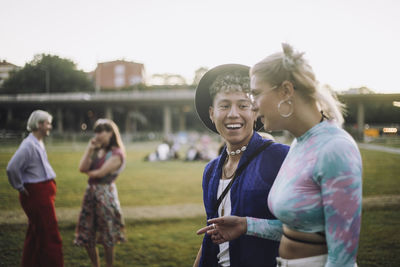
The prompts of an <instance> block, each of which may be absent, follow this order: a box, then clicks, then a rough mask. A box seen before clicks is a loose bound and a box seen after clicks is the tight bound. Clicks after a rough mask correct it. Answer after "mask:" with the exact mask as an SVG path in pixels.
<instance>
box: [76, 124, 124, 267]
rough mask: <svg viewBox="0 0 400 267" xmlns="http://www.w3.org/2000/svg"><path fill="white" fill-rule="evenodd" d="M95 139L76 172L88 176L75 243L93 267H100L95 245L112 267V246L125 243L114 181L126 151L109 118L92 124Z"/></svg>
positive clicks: (116, 128)
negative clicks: (82, 247)
mask: <svg viewBox="0 0 400 267" xmlns="http://www.w3.org/2000/svg"><path fill="white" fill-rule="evenodd" d="M94 132H95V137H93V138H92V139H91V140H90V141H89V144H88V146H87V149H86V151H85V154H84V155H83V157H82V159H81V162H80V165H79V170H80V171H81V172H83V173H86V174H87V175H88V177H89V179H88V186H87V188H86V192H85V196H84V199H83V204H82V211H81V213H80V216H79V221H78V225H77V227H76V234H75V236H76V237H75V244H76V245H79V246H84V247H85V248H86V250H87V252H88V255H89V258H90V260H91V262H92V266H96V267H97V266H100V260H99V253H98V250H97V248H96V243H98V244H102V245H103V247H104V252H105V253H104V255H105V258H106V264H107V266H113V262H114V245H115V244H116V243H119V242H121V241H125V236H124V222H123V218H122V213H121V208H120V204H119V200H118V193H117V187H116V185H115V183H114V181H115V180H116V179H117V177H118V175H119V173H120V172H121V171H122V170H123V168H124V163H125V148H124V145H123V143H122V141H121V136H120V134H119V130H118V127H117V125H116V124H115V123H114V122H113V121H112V120H109V119H99V120H97V121H96V123H95V124H94Z"/></svg>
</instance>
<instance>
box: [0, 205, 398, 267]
mask: <svg viewBox="0 0 400 267" xmlns="http://www.w3.org/2000/svg"><path fill="white" fill-rule="evenodd" d="M399 221H400V213H399V212H398V211H397V209H390V208H386V209H384V210H364V211H363V220H362V230H361V239H360V247H359V253H358V260H357V262H358V265H359V266H360V267H385V266H386V267H389V266H392V267H395V266H399V263H400V254H399V253H396V251H397V252H398V251H399V250H400V242H399V241H398V240H399V234H398V223H399ZM203 223H204V218H191V219H182V220H172V219H171V220H163V221H157V220H155V221H140V222H127V224H126V233H127V237H128V241H127V242H126V243H124V244H120V245H117V247H116V257H115V258H116V262H115V266H121V267H122V266H124V267H125V266H134V267H135V266H140V267H145V266H154V267H155V266H159V267H161V266H165V267H167V266H168V267H172V266H191V265H192V264H193V261H194V258H195V257H196V254H197V251H198V249H199V246H200V244H201V240H202V237H201V236H197V235H196V234H195V232H196V230H197V229H198V228H200V227H202V225H203ZM74 228H75V225H73V224H60V231H61V235H62V238H63V250H64V255H65V256H64V257H65V266H66V267H68V266H71V267H72V266H73V267H76V266H88V267H89V266H90V262H89V259H88V257H87V255H86V251H85V250H84V249H83V248H80V247H76V246H74V245H73V244H72V242H73V237H74ZM25 230H26V225H23V224H13V225H1V230H0V241H1V242H0V266H19V263H20V258H21V250H22V245H23V241H24V236H25ZM99 251H100V256H101V260H102V262H103V264H104V256H103V251H102V247H101V246H99Z"/></svg>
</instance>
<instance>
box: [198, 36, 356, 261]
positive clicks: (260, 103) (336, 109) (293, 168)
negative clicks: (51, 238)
mask: <svg viewBox="0 0 400 267" xmlns="http://www.w3.org/2000/svg"><path fill="white" fill-rule="evenodd" d="M250 75H251V87H252V89H251V96H252V97H253V100H254V102H255V109H256V110H257V111H258V113H259V115H260V116H261V118H262V120H263V122H264V127H265V129H266V130H288V131H289V132H291V133H292V134H293V135H294V136H295V139H294V141H293V143H292V145H291V149H290V151H289V154H288V156H287V157H286V159H285V161H284V163H283V164H282V167H281V169H280V171H279V173H278V176H277V178H276V180H275V183H274V185H273V187H272V189H271V193H270V195H269V199H268V205H269V208H270V209H271V211H272V213H273V214H274V215H275V216H276V217H277V218H278V220H265V219H257V218H250V217H233V216H232V217H224V218H217V219H213V220H210V221H209V222H210V223H213V224H214V225H212V226H209V227H205V228H203V229H201V230H199V233H204V232H207V231H208V234H211V235H212V239H213V241H214V242H216V243H221V242H225V241H227V240H231V239H235V238H237V237H239V236H241V235H243V234H246V235H252V236H259V237H263V238H267V239H273V240H280V241H281V243H280V247H279V255H280V257H279V258H277V261H278V266H309V267H314V266H318V267H319V266H329V267H331V266H338V267H339V266H340V267H345V266H355V265H356V256H357V249H358V240H359V233H360V224H361V202H362V201H361V200H362V194H361V193H362V192H361V191H362V185H361V176H362V162H361V157H360V153H359V150H358V147H357V145H356V143H355V142H354V140H353V138H352V137H351V136H350V135H349V134H348V133H347V132H345V131H344V130H343V129H341V127H340V125H341V123H342V122H343V117H342V114H341V104H340V103H339V102H338V101H337V100H336V99H335V98H334V97H333V96H332V94H331V93H330V92H327V91H324V90H322V88H320V87H319V86H318V83H317V81H316V79H315V76H314V73H313V71H312V69H311V67H310V65H309V64H308V63H307V61H305V59H304V58H303V53H297V52H295V51H294V50H293V48H292V47H291V46H289V45H287V44H283V52H280V53H275V54H272V55H270V56H269V57H267V58H265V59H264V60H262V61H261V62H259V63H257V64H256V65H255V66H253V67H252V69H251V71H250Z"/></svg>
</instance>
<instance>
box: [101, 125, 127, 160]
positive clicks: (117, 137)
mask: <svg viewBox="0 0 400 267" xmlns="http://www.w3.org/2000/svg"><path fill="white" fill-rule="evenodd" d="M93 131H94V132H95V133H100V132H102V131H106V132H112V133H113V135H112V136H111V139H110V143H109V144H108V147H107V148H106V149H107V150H110V149H111V147H113V146H115V147H119V148H120V149H121V150H122V153H123V154H124V155H125V146H124V143H122V139H121V134H120V133H119V129H118V126H117V125H116V124H115V122H113V121H112V120H110V119H98V120H97V121H96V122H95V123H94V126H93Z"/></svg>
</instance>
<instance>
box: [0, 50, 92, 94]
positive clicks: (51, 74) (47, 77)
mask: <svg viewBox="0 0 400 267" xmlns="http://www.w3.org/2000/svg"><path fill="white" fill-rule="evenodd" d="M79 91H80V92H82V91H86V92H87V91H94V87H93V84H92V82H91V81H90V79H89V77H88V75H87V74H86V73H85V72H83V71H80V70H77V69H76V64H75V63H74V62H72V61H71V60H69V59H63V58H60V57H58V56H55V55H46V54H39V55H35V56H34V58H33V60H32V61H31V62H29V63H26V64H25V66H24V67H23V68H22V69H20V70H17V71H14V72H12V73H11V74H10V77H9V78H8V79H7V80H5V81H4V84H3V87H2V88H1V92H3V93H7V94H17V93H45V92H48V93H61V92H79Z"/></svg>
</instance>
